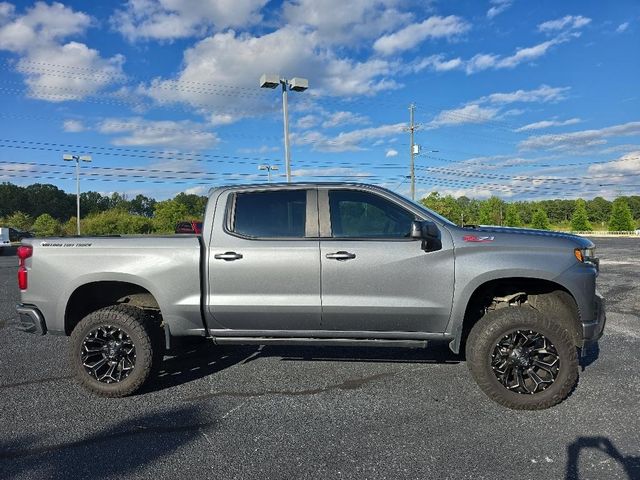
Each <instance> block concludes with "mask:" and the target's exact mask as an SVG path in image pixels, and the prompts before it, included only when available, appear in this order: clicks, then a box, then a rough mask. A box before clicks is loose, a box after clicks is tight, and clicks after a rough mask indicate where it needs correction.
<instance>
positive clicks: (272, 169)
mask: <svg viewBox="0 0 640 480" xmlns="http://www.w3.org/2000/svg"><path fill="white" fill-rule="evenodd" d="M258 170H266V171H267V178H268V179H269V180H268V181H269V183H271V172H275V171H277V170H280V169H279V168H278V166H277V165H258Z"/></svg>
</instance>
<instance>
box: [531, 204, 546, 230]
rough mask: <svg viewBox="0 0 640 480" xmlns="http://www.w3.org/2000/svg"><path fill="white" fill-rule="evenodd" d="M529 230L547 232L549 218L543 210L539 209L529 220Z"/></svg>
mask: <svg viewBox="0 0 640 480" xmlns="http://www.w3.org/2000/svg"><path fill="white" fill-rule="evenodd" d="M531 228H537V229H538V230H549V217H547V212H546V211H545V209H544V208H542V207H539V208H538V209H537V210H536V211H535V213H534V214H533V217H532V218H531Z"/></svg>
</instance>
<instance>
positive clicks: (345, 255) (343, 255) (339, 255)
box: [327, 250, 356, 261]
mask: <svg viewBox="0 0 640 480" xmlns="http://www.w3.org/2000/svg"><path fill="white" fill-rule="evenodd" d="M327 258H328V259H329V260H340V261H344V260H351V259H352V258H356V254H355V253H351V252H345V251H342V250H341V251H339V252H336V253H327Z"/></svg>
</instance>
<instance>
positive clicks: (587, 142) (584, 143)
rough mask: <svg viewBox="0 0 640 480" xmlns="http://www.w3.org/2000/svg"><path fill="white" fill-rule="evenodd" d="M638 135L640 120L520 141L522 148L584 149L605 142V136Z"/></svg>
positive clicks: (639, 133) (538, 136) (639, 132)
mask: <svg viewBox="0 0 640 480" xmlns="http://www.w3.org/2000/svg"><path fill="white" fill-rule="evenodd" d="M634 135H640V122H628V123H624V124H620V125H613V126H611V127H605V128H601V129H599V130H582V131H578V132H571V133H562V134H556V135H552V134H548V135H537V136H532V137H529V138H527V139H526V140H523V141H522V142H520V144H519V145H518V147H519V148H520V149H522V150H535V149H542V148H547V149H551V150H572V149H584V148H587V147H593V146H595V145H602V144H605V143H607V140H606V138H609V137H622V136H634Z"/></svg>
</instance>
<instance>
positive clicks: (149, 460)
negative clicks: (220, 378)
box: [0, 406, 218, 479]
mask: <svg viewBox="0 0 640 480" xmlns="http://www.w3.org/2000/svg"><path fill="white" fill-rule="evenodd" d="M217 424H218V420H217V419H214V420H212V419H211V412H210V410H209V409H207V413H206V415H204V414H200V413H199V411H198V409H197V408H195V407H193V406H189V407H182V408H177V409H174V410H168V411H164V412H154V413H153V414H149V415H138V416H132V417H131V418H127V419H123V420H121V421H119V422H117V423H115V424H114V425H113V426H109V427H108V428H106V429H104V430H100V431H97V432H94V433H88V434H86V435H82V434H80V435H77V434H75V435H74V434H72V435H65V437H68V436H72V437H73V436H75V437H76V439H75V440H66V441H55V440H52V441H47V440H48V438H47V435H45V436H44V437H43V436H42V435H38V436H36V435H32V436H24V437H22V438H18V439H13V440H6V439H0V471H2V472H3V473H2V478H15V477H20V478H22V477H30V478H60V479H63V478H65V479H71V478H94V479H100V478H125V477H128V476H137V475H140V470H141V469H142V468H144V467H145V466H147V465H153V464H155V463H156V462H157V463H162V462H164V461H166V460H167V458H168V457H169V456H170V455H171V454H172V453H174V452H175V451H176V450H178V449H179V448H181V447H182V446H183V445H186V444H188V443H190V442H192V441H194V440H195V439H197V437H199V436H200V435H205V434H204V433H203V430H208V431H210V430H211V429H215V428H216V427H217ZM58 433H59V432H52V433H51V437H52V438H56V437H59V434H58ZM78 437H79V438H78ZM205 438H206V436H205Z"/></svg>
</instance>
